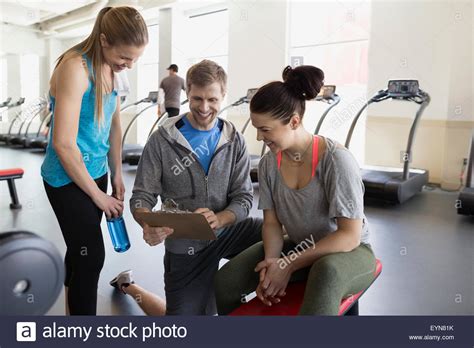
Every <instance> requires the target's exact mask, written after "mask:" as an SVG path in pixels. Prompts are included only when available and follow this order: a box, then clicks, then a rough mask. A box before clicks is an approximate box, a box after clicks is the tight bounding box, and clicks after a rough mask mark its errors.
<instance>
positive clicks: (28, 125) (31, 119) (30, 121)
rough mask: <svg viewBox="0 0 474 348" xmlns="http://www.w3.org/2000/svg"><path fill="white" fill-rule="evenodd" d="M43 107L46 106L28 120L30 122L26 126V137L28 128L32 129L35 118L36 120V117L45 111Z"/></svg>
mask: <svg viewBox="0 0 474 348" xmlns="http://www.w3.org/2000/svg"><path fill="white" fill-rule="evenodd" d="M43 108H44V106H43V107H41V108H40V109H39V110H38V111H37V112H36V113H35V114H34V115H33V117H31V118H30V120H29V121H28V124H27V126H26V130H25V136H26V137H27V136H28V130H29V129H30V127H31V124H32V122H33V120H34V119H35V118H37V117H38V116H39V115H41V113H42V112H43Z"/></svg>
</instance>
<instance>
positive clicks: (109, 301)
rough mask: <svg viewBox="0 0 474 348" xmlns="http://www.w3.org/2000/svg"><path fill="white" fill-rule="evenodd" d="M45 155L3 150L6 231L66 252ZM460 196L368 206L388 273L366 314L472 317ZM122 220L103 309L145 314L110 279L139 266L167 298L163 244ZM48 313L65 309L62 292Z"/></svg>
mask: <svg viewBox="0 0 474 348" xmlns="http://www.w3.org/2000/svg"><path fill="white" fill-rule="evenodd" d="M43 157H44V154H43V153H41V152H39V153H35V152H32V151H31V150H23V149H11V148H6V147H1V148H0V168H14V167H20V168H23V169H24V170H25V175H24V177H23V179H20V180H16V186H17V190H18V195H19V198H20V202H21V203H22V205H23V208H22V209H20V210H17V211H15V210H10V209H9V203H10V197H9V193H8V187H7V184H6V183H1V186H0V202H1V203H0V211H1V213H0V216H1V219H0V231H2V232H6V231H10V230H27V231H31V232H35V233H37V234H38V235H40V236H42V237H44V238H46V239H48V240H49V241H51V242H53V243H54V244H55V245H56V247H57V248H58V249H59V250H60V252H61V253H62V254H64V252H65V244H64V241H63V238H62V235H61V232H60V230H59V226H58V223H57V220H56V217H55V216H54V213H53V211H52V209H51V206H50V205H49V202H48V199H47V197H46V194H45V192H44V188H43V183H42V179H41V176H40V167H41V163H42V161H43ZM135 171H136V167H130V166H128V165H124V169H123V172H124V179H125V186H126V189H127V193H126V202H128V199H129V198H130V195H131V190H132V187H133V182H134V177H135ZM254 189H255V204H254V208H253V210H252V213H251V214H252V215H253V216H261V215H262V214H261V212H260V211H258V210H256V202H257V201H258V186H255V187H254ZM457 195H458V193H457V192H444V191H441V190H439V189H425V190H424V191H423V192H422V193H421V194H419V195H417V196H415V197H414V198H412V199H411V200H409V201H408V202H406V203H404V204H403V205H398V206H385V205H370V206H366V215H367V218H368V220H369V224H370V231H371V244H372V247H373V249H374V251H375V253H376V255H377V257H378V258H379V259H380V260H381V261H382V263H383V270H382V274H381V275H380V277H379V278H378V279H377V280H376V282H375V283H374V284H373V285H372V287H371V288H369V290H368V291H367V292H366V293H365V294H364V295H363V297H362V298H361V300H360V314H361V315H472V314H474V310H473V303H474V299H473V286H474V285H473V264H474V255H473V254H472V248H473V238H474V233H473V232H474V229H473V223H474V217H466V216H460V215H457V214H456V210H455V201H456V199H457ZM127 206H128V204H127ZM71 209H74V207H71ZM124 218H125V221H126V224H127V229H128V233H129V236H130V240H131V243H132V248H131V249H130V250H129V251H127V252H126V253H125V254H118V253H116V252H114V251H113V248H112V245H111V242H110V238H109V236H108V233H107V227H106V224H105V219H104V220H103V223H102V230H103V233H104V242H105V247H106V260H105V265H104V268H103V271H102V273H101V279H100V282H99V289H98V292H99V297H98V308H97V313H98V314H101V315H143V313H142V312H141V310H140V309H139V307H138V306H137V305H136V303H135V302H134V300H133V299H132V298H130V297H128V296H125V295H123V294H121V293H119V292H117V291H114V289H113V288H112V287H110V285H109V284H108V283H109V281H110V279H112V278H113V277H114V276H115V275H116V274H117V273H118V272H120V271H123V270H126V269H133V271H134V275H135V280H136V282H137V283H138V284H140V285H141V286H143V287H144V288H146V289H149V290H151V291H153V292H155V293H156V294H158V295H160V296H162V297H164V283H163V261H162V258H163V253H164V247H163V246H162V245H160V246H155V247H150V246H148V245H147V244H146V243H145V242H144V241H143V240H142V237H141V229H140V228H139V225H138V224H136V223H135V221H134V220H133V218H132V216H131V214H130V211H129V209H128V208H127V209H126V210H125V213H124ZM48 314H50V315H62V314H64V293H62V294H61V296H60V297H59V298H58V300H57V301H56V303H55V305H54V306H53V307H52V308H51V310H50V311H49V313H48Z"/></svg>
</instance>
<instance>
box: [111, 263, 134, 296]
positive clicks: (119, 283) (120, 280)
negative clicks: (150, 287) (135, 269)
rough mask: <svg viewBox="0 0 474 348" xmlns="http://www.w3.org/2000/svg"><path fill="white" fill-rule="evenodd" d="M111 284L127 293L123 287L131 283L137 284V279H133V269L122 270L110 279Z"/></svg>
mask: <svg viewBox="0 0 474 348" xmlns="http://www.w3.org/2000/svg"><path fill="white" fill-rule="evenodd" d="M109 284H110V285H111V286H113V287H114V288H116V289H117V290H120V291H122V292H123V293H124V294H125V291H123V287H127V286H129V285H130V284H135V281H134V280H133V274H132V270H131V269H129V270H126V271H123V272H120V273H119V274H118V275H117V276H116V277H115V278H114V279H112V280H111V281H110V283H109Z"/></svg>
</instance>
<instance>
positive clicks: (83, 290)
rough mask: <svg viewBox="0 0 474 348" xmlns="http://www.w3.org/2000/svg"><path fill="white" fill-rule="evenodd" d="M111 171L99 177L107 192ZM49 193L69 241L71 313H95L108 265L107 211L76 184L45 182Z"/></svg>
mask: <svg viewBox="0 0 474 348" xmlns="http://www.w3.org/2000/svg"><path fill="white" fill-rule="evenodd" d="M107 180H108V178H107V174H105V175H104V176H102V177H100V178H99V179H96V180H95V182H96V183H97V186H98V187H99V188H100V189H101V190H102V191H103V192H107ZM44 187H45V189H46V194H47V195H48V199H49V202H50V203H51V206H52V207H53V210H54V213H55V214H56V218H57V219H58V222H59V226H60V228H61V232H62V233H63V237H64V241H65V242H66V247H67V249H66V256H65V258H64V264H65V266H66V279H65V280H64V285H65V286H67V287H68V288H69V292H68V297H67V301H68V305H69V312H70V314H71V315H95V314H96V311H97V284H98V282H99V275H100V271H101V270H102V266H103V265H104V259H105V250H104V240H103V238H102V230H101V229H100V221H101V220H102V214H103V212H102V211H101V210H100V209H99V208H98V207H97V206H96V205H95V204H94V202H93V201H92V199H91V198H90V197H89V196H88V195H87V194H86V193H85V192H84V191H82V190H81V189H80V188H79V187H78V186H77V185H76V184H74V183H70V184H67V185H65V186H61V187H52V186H50V185H49V184H48V183H46V182H44Z"/></svg>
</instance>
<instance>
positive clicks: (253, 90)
mask: <svg viewBox="0 0 474 348" xmlns="http://www.w3.org/2000/svg"><path fill="white" fill-rule="evenodd" d="M257 91H258V88H249V89H248V90H247V101H248V102H250V100H252V98H253V96H254V95H255V93H257Z"/></svg>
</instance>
